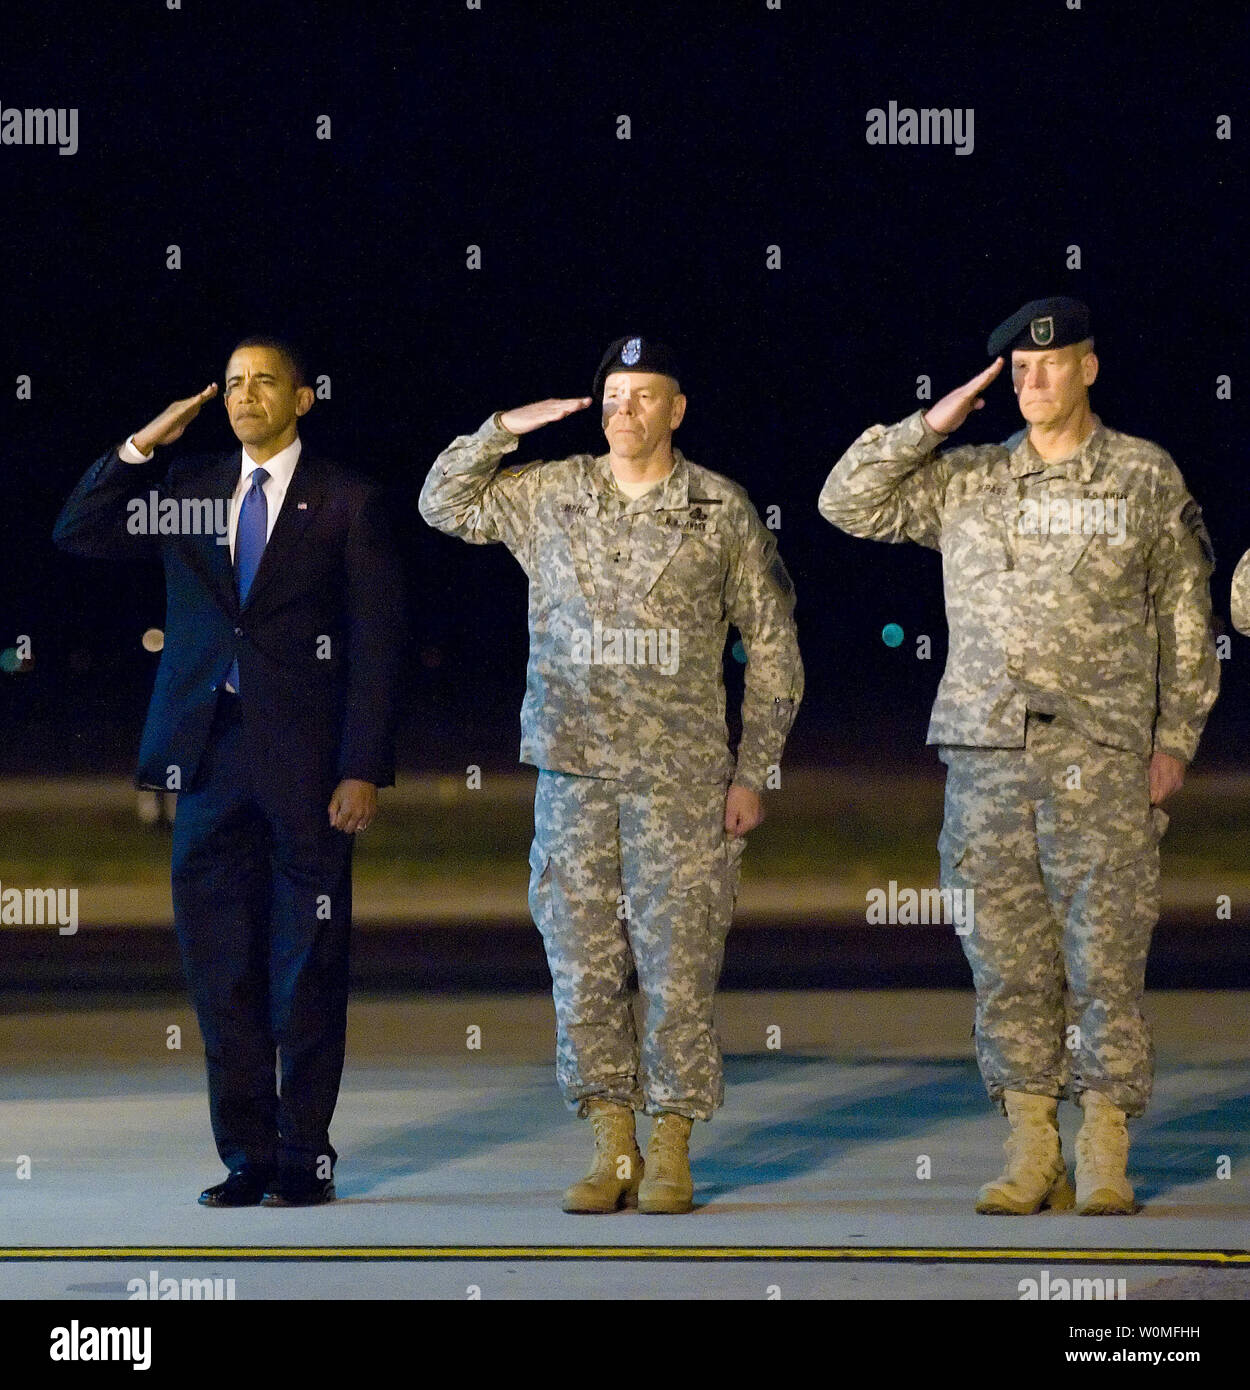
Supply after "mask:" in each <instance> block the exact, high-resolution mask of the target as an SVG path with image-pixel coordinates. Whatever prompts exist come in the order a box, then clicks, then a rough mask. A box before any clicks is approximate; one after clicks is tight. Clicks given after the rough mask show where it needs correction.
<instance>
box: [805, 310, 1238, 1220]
mask: <svg viewBox="0 0 1250 1390" xmlns="http://www.w3.org/2000/svg"><path fill="white" fill-rule="evenodd" d="M989 353H990V355H991V356H992V357H995V358H996V360H995V362H994V363H993V364H992V365H991V366H990V367H989V368H987V369H986V370H985V371H984V372H982V373H981V374H980V375H979V376H977V377H975V378H974V379H973V380H972V381H970V382H969V383H968V384H967V385H966V386H963V387H960V388H959V389H958V390H956V391H953V392H952V393H951V394H950V395H948V396H947V397H945V399H943V400H941V401H939V402H938V403H937V404H936V405H935V406H933V407H932V409H930V410H929V411H928V412H924V411H919V410H918V411H916V413H915V414H913V415H910V416H908V417H907V418H906V419H905V420H903V421H901V422H900V423H898V424H896V425H891V426H888V427H887V426H883V425H874V426H873V427H872V428H871V429H869V430H867V431H865V433H863V434H862V435H860V437H859V438H858V439H857V440H856V441H855V443H854V444H852V445H851V447H850V448H849V449H848V450H847V452H846V453H845V454H844V455H843V456H842V458H841V459H840V460H839V461H838V463H837V465H836V466H835V467H834V469H833V471H832V472H831V473H830V475H829V478H828V481H827V482H826V483H825V486H824V489H823V490H822V492H821V495H820V503H819V505H820V511H821V514H822V515H823V516H824V517H825V519H826V520H827V521H830V522H832V524H833V525H835V526H838V527H840V528H841V529H842V530H844V531H848V532H850V534H852V535H854V536H861V537H865V538H868V539H873V540H883V541H905V540H911V541H917V542H919V543H920V544H921V545H926V546H930V547H932V548H933V549H935V550H939V551H940V552H941V554H942V574H943V582H944V586H945V594H946V614H947V621H948V623H949V627H950V650H949V656H948V659H947V664H946V671H945V674H944V675H943V677H942V683H941V686H940V688H939V690H938V696H937V701H936V703H935V705H934V708H933V717H932V721H931V723H930V725H929V735H928V742H929V743H931V744H937V745H939V749H940V754H939V755H940V757H941V759H942V761H943V762H944V763H945V764H946V767H947V779H946V813H945V819H944V822H943V826H942V834H941V838H940V840H939V849H940V852H941V861H942V886H943V888H951V889H955V888H958V889H963V890H965V891H967V890H972V891H973V893H974V898H973V904H974V917H973V927H972V930H971V932H970V933H969V934H968V935H967V936H963V937H961V940H962V942H963V946H964V951H965V954H966V955H967V958H968V961H969V963H970V965H971V967H972V973H973V980H974V984H975V986H976V994H977V1021H976V1039H977V1060H978V1063H979V1065H980V1069H981V1074H982V1077H983V1079H984V1080H985V1083H986V1087H987V1089H988V1091H989V1093H990V1095H991V1096H992V1097H993V1098H994V1099H995V1100H996V1101H997V1102H998V1104H999V1106H1000V1108H1001V1109H1003V1110H1004V1112H1005V1113H1006V1114H1007V1116H1008V1118H1009V1120H1010V1122H1011V1135H1010V1137H1009V1138H1008V1140H1007V1146H1006V1147H1007V1154H1008V1160H1009V1161H1008V1166H1007V1170H1006V1172H1004V1174H1003V1175H1002V1176H1001V1177H1000V1178H999V1179H997V1180H996V1181H995V1182H992V1183H988V1184H986V1185H985V1186H984V1187H983V1188H982V1189H981V1191H980V1193H979V1195H978V1200H977V1210H978V1211H983V1212H995V1213H1014V1214H1019V1213H1028V1212H1034V1211H1037V1210H1040V1209H1041V1208H1042V1207H1043V1206H1051V1207H1065V1206H1068V1207H1070V1206H1071V1205H1072V1204H1073V1193H1072V1190H1071V1187H1070V1185H1069V1182H1068V1176H1067V1171H1066V1168H1065V1166H1064V1162H1063V1157H1062V1154H1061V1152H1060V1145H1059V1135H1058V1130H1057V1127H1056V1124H1055V1115H1056V1105H1057V1099H1058V1097H1060V1096H1062V1095H1069V1096H1072V1097H1073V1098H1074V1099H1076V1100H1077V1101H1078V1103H1079V1104H1080V1105H1081V1107H1082V1109H1083V1110H1084V1114H1085V1118H1084V1122H1083V1124H1082V1127H1081V1131H1080V1134H1079V1136H1078V1138H1077V1166H1076V1189H1077V1190H1076V1194H1075V1201H1076V1206H1077V1208H1078V1210H1080V1211H1082V1212H1085V1213H1091V1214H1092V1213H1100V1212H1130V1211H1133V1210H1135V1206H1134V1200H1133V1190H1132V1187H1131V1185H1130V1184H1129V1182H1128V1179H1127V1176H1126V1173H1125V1167H1126V1164H1127V1156H1128V1138H1127V1130H1126V1128H1125V1125H1124V1120H1125V1117H1126V1116H1136V1115H1140V1114H1141V1113H1142V1111H1143V1110H1144V1109H1145V1107H1146V1103H1147V1101H1148V1099H1149V1096H1150V1089H1151V1081H1152V1077H1153V1054H1152V1049H1151V1043H1150V1037H1149V1034H1148V1031H1147V1027H1146V1023H1145V1020H1144V1019H1143V1017H1142V1013H1141V997H1142V992H1143V987H1144V978H1145V966H1146V954H1147V950H1148V948H1149V945H1150V937H1151V933H1152V931H1153V929H1154V924H1155V921H1156V920H1157V917H1158V911H1159V850H1158V845H1159V839H1160V837H1161V835H1162V834H1163V831H1164V829H1165V828H1166V825H1167V820H1168V817H1167V814H1166V812H1164V811H1163V810H1162V808H1161V803H1162V802H1163V801H1164V800H1165V798H1166V797H1167V796H1169V795H1170V794H1171V793H1172V792H1173V791H1175V790H1176V788H1177V787H1179V786H1180V784H1181V781H1182V780H1183V777H1184V771H1185V767H1186V765H1187V764H1188V763H1189V762H1190V761H1191V760H1192V758H1193V756H1194V753H1195V751H1196V749H1197V747H1198V739H1199V736H1200V735H1201V732H1202V728H1203V725H1204V723H1205V721H1206V717H1207V714H1208V712H1209V710H1210V708H1211V705H1212V704H1213V703H1214V700H1215V697H1216V692H1217V690H1218V685H1219V666H1218V662H1217V660H1216V656H1215V649H1214V644H1213V641H1212V636H1211V623H1210V616H1211V609H1210V596H1209V590H1208V583H1209V576H1210V573H1211V569H1212V563H1213V560H1212V554H1211V547H1210V541H1209V540H1208V537H1207V533H1206V529H1205V527H1204V526H1203V523H1202V516H1201V513H1200V511H1199V510H1198V507H1197V504H1196V503H1195V502H1194V501H1193V499H1192V498H1191V497H1190V495H1189V493H1188V491H1187V490H1186V488H1185V484H1184V481H1183V480H1182V478H1181V475H1180V473H1179V471H1178V470H1177V467H1176V465H1175V464H1174V463H1173V461H1172V459H1171V458H1170V457H1169V456H1168V455H1167V454H1166V453H1165V452H1164V451H1163V450H1162V449H1161V448H1159V447H1158V446H1157V445H1155V444H1152V443H1150V442H1149V441H1147V440H1144V439H1136V438H1133V437H1132V436H1130V435H1125V434H1120V433H1119V432H1118V431H1116V430H1111V429H1108V428H1107V427H1106V426H1105V425H1103V424H1102V423H1101V421H1099V419H1098V418H1097V416H1095V415H1093V414H1092V412H1091V411H1090V408H1089V400H1088V394H1087V392H1088V387H1089V386H1090V384H1091V383H1092V382H1093V380H1094V378H1095V376H1096V375H1097V371H1098V359H1097V358H1096V357H1095V355H1094V352H1093V340H1092V338H1091V336H1090V326H1089V311H1088V309H1086V307H1085V306H1084V305H1083V304H1081V303H1080V302H1079V301H1076V300H1072V299H1068V298H1066V297H1063V298H1058V299H1054V300H1040V301H1034V302H1033V303H1031V304H1028V305H1025V306H1024V308H1023V309H1021V310H1020V311H1019V312H1018V313H1017V314H1015V315H1013V316H1012V317H1011V318H1010V319H1008V320H1007V321H1006V322H1005V323H1004V324H1002V325H1000V327H999V328H998V329H997V330H996V331H995V333H994V334H993V335H992V336H991V338H990V342H989ZM1002 354H1006V355H1009V356H1010V359H1011V375H1012V382H1013V387H1014V390H1015V392H1016V396H1017V399H1018V404H1019V406H1020V410H1021V413H1022V414H1023V416H1024V417H1025V419H1026V420H1027V421H1028V423H1029V428H1028V429H1027V430H1026V431H1022V432H1021V433H1020V434H1019V435H1018V436H1016V437H1014V438H1013V439H1012V440H1010V441H1008V443H1007V444H1004V445H965V446H963V447H960V448H954V449H949V450H946V451H944V452H942V453H938V452H937V449H938V446H939V445H940V444H942V442H943V441H944V439H945V436H946V435H947V434H949V433H951V432H952V431H953V430H955V429H957V428H958V427H959V426H960V425H961V424H962V423H963V422H964V420H965V419H966V418H967V416H968V415H969V414H970V413H971V411H972V410H973V409H975V408H978V407H980V406H981V405H982V404H983V402H982V401H981V400H980V399H979V397H980V394H981V392H982V391H983V390H984V389H985V388H986V387H987V386H988V385H989V383H990V382H991V381H992V380H993V379H994V378H995V376H997V374H998V373H999V371H1000V370H1001V369H1002V366H1003V356H1002ZM965 901H966V898H965Z"/></svg>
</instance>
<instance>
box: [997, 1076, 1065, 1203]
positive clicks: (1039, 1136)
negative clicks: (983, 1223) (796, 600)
mask: <svg viewBox="0 0 1250 1390" xmlns="http://www.w3.org/2000/svg"><path fill="white" fill-rule="evenodd" d="M1003 1100H1004V1102H1005V1103H1006V1106H1007V1118H1008V1119H1009V1120H1010V1121H1011V1133H1010V1134H1009V1135H1008V1136H1007V1142H1006V1143H1005V1144H1004V1145H1003V1148H1004V1149H1005V1150H1006V1153H1007V1167H1006V1169H1005V1170H1004V1171H1003V1173H1002V1174H1001V1175H1000V1176H999V1177H997V1178H995V1179H994V1181H993V1182H987V1183H986V1184H985V1186H984V1187H983V1188H982V1189H981V1190H980V1192H978V1193H977V1210H978V1211H979V1212H981V1213H983V1214H985V1215H989V1216H1032V1215H1033V1213H1034V1212H1036V1211H1041V1209H1042V1208H1043V1207H1053V1208H1054V1210H1055V1211H1069V1210H1070V1209H1071V1207H1072V1184H1071V1183H1070V1182H1069V1181H1068V1170H1067V1169H1066V1168H1065V1167H1064V1163H1063V1153H1062V1151H1061V1149H1060V1147H1059V1130H1058V1128H1057V1127H1056V1125H1055V1111H1056V1109H1057V1108H1058V1102H1057V1101H1056V1100H1055V1098H1054V1097H1053V1096H1034V1095H1029V1094H1027V1093H1026V1092H1024V1091H1004V1092H1003Z"/></svg>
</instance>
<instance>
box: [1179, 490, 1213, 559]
mask: <svg viewBox="0 0 1250 1390" xmlns="http://www.w3.org/2000/svg"><path fill="white" fill-rule="evenodd" d="M1181 525H1182V526H1183V527H1184V528H1185V529H1186V530H1187V531H1188V532H1189V534H1190V535H1191V536H1193V538H1194V539H1195V540H1196V541H1197V542H1198V544H1199V545H1200V546H1201V547H1202V555H1203V558H1204V559H1205V560H1206V562H1207V564H1208V565H1214V564H1215V549H1214V547H1213V546H1212V544H1211V537H1210V534H1209V533H1208V531H1207V527H1206V523H1205V522H1204V521H1203V519H1202V508H1201V507H1200V506H1199V505H1198V504H1197V502H1195V501H1194V499H1193V498H1192V497H1191V498H1190V499H1189V501H1188V502H1186V503H1185V505H1184V506H1183V507H1182V508H1181Z"/></svg>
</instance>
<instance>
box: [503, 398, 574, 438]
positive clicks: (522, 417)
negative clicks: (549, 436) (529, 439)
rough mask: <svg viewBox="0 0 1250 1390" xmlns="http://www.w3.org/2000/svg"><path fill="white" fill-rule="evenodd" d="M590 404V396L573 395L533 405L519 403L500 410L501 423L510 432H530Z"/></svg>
mask: <svg viewBox="0 0 1250 1390" xmlns="http://www.w3.org/2000/svg"><path fill="white" fill-rule="evenodd" d="M589 404H590V397H589V396H571V397H568V398H566V399H565V400H550V401H535V402H534V404H533V405H519V406H517V408H516V409H515V410H504V411H501V412H500V415H499V423H500V424H501V425H502V426H503V427H504V429H506V430H507V431H508V432H509V434H529V432H530V430H536V429H539V428H540V427H541V426H543V425H550V424H552V423H554V422H555V421H556V420H563V419H564V417H565V416H566V415H572V414H573V413H574V412H575V411H578V410H585V409H586V407H587V406H588V405H589Z"/></svg>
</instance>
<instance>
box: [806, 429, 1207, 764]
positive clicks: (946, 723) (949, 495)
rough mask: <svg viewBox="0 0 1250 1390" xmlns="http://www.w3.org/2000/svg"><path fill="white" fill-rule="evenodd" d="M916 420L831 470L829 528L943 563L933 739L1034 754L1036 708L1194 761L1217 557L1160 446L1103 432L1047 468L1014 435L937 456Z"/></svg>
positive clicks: (865, 437)
mask: <svg viewBox="0 0 1250 1390" xmlns="http://www.w3.org/2000/svg"><path fill="white" fill-rule="evenodd" d="M944 438H945V436H944V435H940V434H937V433H936V432H935V431H933V430H932V429H930V428H929V426H928V425H927V424H926V423H925V420H924V416H923V412H922V411H917V412H916V413H915V414H914V415H910V416H908V418H907V419H905V420H903V421H901V422H900V423H898V424H896V425H891V426H885V425H874V426H873V427H872V428H871V429H868V430H866V431H865V432H864V433H863V434H861V435H860V437H859V438H858V439H857V440H856V441H855V442H854V444H852V445H851V447H850V448H849V449H848V450H847V451H846V453H845V454H843V456H842V457H841V458H840V459H839V460H838V462H837V464H836V465H835V467H834V469H833V471H832V472H831V473H830V475H829V478H828V480H827V482H826V483H825V486H824V488H823V489H822V491H821V494H820V502H819V506H820V512H821V515H822V516H823V517H824V518H825V519H826V520H827V521H829V522H831V523H832V524H833V525H834V526H837V527H840V528H841V529H842V530H844V531H848V532H850V534H851V535H853V536H861V537H864V538H866V539H871V540H883V541H905V540H911V541H917V542H919V543H920V544H921V545H926V546H930V547H932V548H933V549H935V550H940V551H941V553H942V580H943V586H944V589H945V595H946V617H947V622H948V624H949V627H950V649H949V653H948V656H947V661H946V671H945V673H944V674H943V676H942V682H941V685H940V686H939V688H938V695H937V700H936V702H935V704H934V706H933V717H932V719H931V721H930V724H929V734H928V742H929V743H939V744H963V745H968V746H972V747H980V748H1020V747H1023V746H1024V726H1025V712H1026V710H1029V709H1032V710H1036V711H1038V712H1040V713H1043V714H1058V715H1061V716H1063V717H1065V718H1066V719H1067V720H1068V721H1069V722H1070V723H1071V724H1073V725H1074V726H1075V727H1076V728H1077V729H1079V730H1081V731H1082V732H1083V733H1085V734H1086V735H1087V736H1088V737H1090V738H1092V739H1093V740H1094V741H1095V742H1098V743H1103V744H1106V745H1109V746H1110V747H1113V748H1124V749H1128V750H1130V751H1133V752H1136V753H1139V754H1142V755H1147V754H1149V753H1151V752H1152V751H1154V750H1161V751H1163V752H1166V753H1171V754H1172V755H1173V756H1175V757H1177V758H1182V759H1184V760H1185V761H1186V762H1188V761H1190V760H1192V758H1193V756H1194V753H1195V751H1196V750H1197V747H1198V740H1199V737H1200V736H1201V733H1202V728H1203V725H1204V723H1205V722H1206V718H1207V714H1208V713H1209V711H1210V709H1211V706H1212V705H1213V704H1214V702H1215V697H1216V693H1217V691H1218V689H1219V662H1218V661H1217V659H1216V654H1215V645H1214V641H1213V638H1212V633H1211V598H1210V589H1209V582H1210V575H1211V569H1212V565H1213V557H1212V554H1211V543H1210V540H1209V539H1208V537H1207V532H1206V528H1205V527H1204V525H1203V522H1202V514H1201V512H1200V511H1199V509H1198V505H1197V503H1196V502H1194V500H1193V498H1192V497H1190V495H1189V493H1188V492H1187V491H1186V488H1185V484H1184V481H1183V480H1182V478H1181V475H1180V472H1179V471H1178V469H1177V467H1176V465H1175V463H1173V462H1172V459H1171V458H1170V457H1169V456H1168V454H1167V453H1166V452H1165V451H1164V450H1163V449H1161V448H1159V447H1158V445H1155V444H1151V443H1150V442H1149V441H1148V440H1144V439H1135V438H1133V437H1132V436H1131V435H1127V434H1120V433H1118V432H1117V431H1115V430H1110V429H1107V428H1106V427H1105V426H1104V425H1102V424H1101V423H1099V424H1098V425H1097V427H1096V428H1095V430H1094V432H1093V434H1091V435H1090V437H1089V438H1088V439H1087V440H1086V441H1085V443H1084V444H1083V445H1082V446H1081V448H1080V450H1079V451H1078V452H1077V453H1076V454H1075V455H1074V456H1073V457H1072V458H1070V459H1065V460H1063V461H1062V462H1059V463H1053V464H1048V463H1046V462H1044V461H1043V460H1042V458H1041V457H1040V455H1039V454H1038V453H1037V451H1036V450H1035V449H1034V448H1033V447H1032V445H1031V444H1030V443H1029V442H1028V438H1027V435H1026V434H1021V435H1019V436H1017V437H1016V438H1015V439H1013V440H1011V441H1009V442H1008V443H1007V444H1003V445H965V446H963V447H959V448H953V449H949V450H947V451H946V452H944V453H941V454H935V453H934V451H935V449H936V448H937V447H938V445H939V444H940V443H941V442H942V441H943V439H944Z"/></svg>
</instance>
